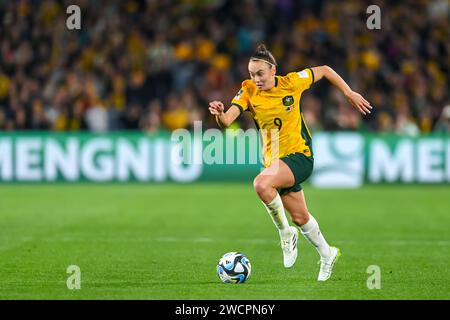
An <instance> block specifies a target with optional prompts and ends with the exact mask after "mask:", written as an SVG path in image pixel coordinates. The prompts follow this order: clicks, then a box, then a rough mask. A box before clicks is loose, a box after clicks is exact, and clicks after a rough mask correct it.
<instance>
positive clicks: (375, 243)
mask: <svg viewBox="0 0 450 320" xmlns="http://www.w3.org/2000/svg"><path fill="white" fill-rule="evenodd" d="M305 194H306V197H307V201H308V205H309V209H310V211H311V213H312V214H314V215H315V217H316V219H317V220H318V221H319V224H320V226H321V229H322V232H323V233H324V234H325V236H326V238H327V240H328V241H329V242H330V243H331V244H333V245H336V246H338V247H340V249H341V251H342V256H341V258H340V260H339V261H338V263H337V264H336V266H335V269H334V273H333V277H332V278H331V279H330V280H329V281H327V282H325V283H319V282H317V281H316V278H317V273H318V268H319V266H318V265H317V261H318V259H319V257H318V255H317V253H316V251H315V250H314V248H312V247H311V246H310V245H309V244H307V242H306V240H305V239H303V238H301V239H300V240H299V257H298V260H297V263H296V265H295V266H294V268H292V269H284V268H283V264H282V253H281V250H280V248H279V245H278V234H277V232H276V229H275V227H274V226H273V224H272V222H271V220H270V217H269V216H268V214H267V213H266V212H265V210H264V208H263V206H262V204H261V203H260V201H259V200H258V199H257V197H256V195H255V194H254V192H253V190H252V185H251V183H248V184H206V183H204V184H203V183H200V184H186V185H180V184H160V185H156V184H152V185H146V184H116V185H113V184H98V185H92V184H91V185H89V184H74V185H70V184H55V185H41V184H27V185H13V184H4V185H0V230H1V231H0V270H1V272H0V299H449V298H450V281H449V279H450V268H449V262H450V255H449V252H450V251H449V248H450V232H449V230H450V227H449V226H450V187H449V186H445V185H441V186H417V185H412V186H399V185H392V186H365V187H363V188H361V189H355V190H342V189H341V190H331V189H322V190H320V189H314V188H312V187H310V186H306V188H305ZM228 251H241V252H244V253H245V254H246V255H247V256H248V257H249V259H250V261H251V264H252V276H251V278H250V279H249V281H248V282H247V283H245V284H241V285H235V284H222V283H221V282H220V280H219V279H218V277H217V275H216V262H217V260H218V259H219V257H220V256H221V255H222V254H224V253H225V252H228ZM69 265H77V266H79V267H80V269H81V289H80V290H69V289H68V288H67V286H66V280H67V278H68V277H69V276H70V274H68V273H67V272H66V270H67V267H68V266H69ZM370 265H377V266H379V267H380V269H381V289H379V290H377V289H374V290H369V289H368V288H367V284H366V283H367V279H368V277H369V276H370V274H368V273H367V267H368V266H370Z"/></svg>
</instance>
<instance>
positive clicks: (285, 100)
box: [283, 96, 294, 106]
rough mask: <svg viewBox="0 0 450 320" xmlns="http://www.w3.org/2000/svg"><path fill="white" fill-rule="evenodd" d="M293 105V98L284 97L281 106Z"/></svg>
mask: <svg viewBox="0 0 450 320" xmlns="http://www.w3.org/2000/svg"><path fill="white" fill-rule="evenodd" d="M293 104H294V97H292V96H286V97H284V98H283V105H285V106H290V105H293Z"/></svg>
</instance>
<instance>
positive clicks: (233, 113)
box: [209, 101, 241, 128]
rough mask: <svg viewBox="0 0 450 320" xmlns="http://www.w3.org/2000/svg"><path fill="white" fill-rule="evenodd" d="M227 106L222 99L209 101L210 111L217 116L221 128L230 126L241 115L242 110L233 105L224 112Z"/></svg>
mask: <svg viewBox="0 0 450 320" xmlns="http://www.w3.org/2000/svg"><path fill="white" fill-rule="evenodd" d="M224 110H225V107H224V105H223V103H222V102H221V101H212V102H210V103H209V112H211V114H212V115H213V116H215V117H216V122H217V124H218V125H219V127H221V128H228V127H229V126H230V124H232V123H233V122H234V120H236V119H237V117H239V115H240V114H241V110H240V109H239V108H238V107H237V106H236V105H232V106H231V107H230V108H229V109H228V110H227V112H224Z"/></svg>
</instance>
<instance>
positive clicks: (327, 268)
mask: <svg viewBox="0 0 450 320" xmlns="http://www.w3.org/2000/svg"><path fill="white" fill-rule="evenodd" d="M317 264H320V272H326V273H327V274H328V273H330V267H331V263H328V262H326V261H324V262H323V263H322V260H319V261H317Z"/></svg>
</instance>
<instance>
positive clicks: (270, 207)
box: [253, 159, 298, 268]
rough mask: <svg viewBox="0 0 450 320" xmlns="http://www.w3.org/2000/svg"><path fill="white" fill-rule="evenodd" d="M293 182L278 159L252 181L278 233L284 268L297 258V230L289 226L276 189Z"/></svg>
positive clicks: (285, 167) (283, 164)
mask: <svg viewBox="0 0 450 320" xmlns="http://www.w3.org/2000/svg"><path fill="white" fill-rule="evenodd" d="M294 183H295V178H294V175H293V173H292V171H291V170H290V168H289V167H288V166H287V165H286V164H285V163H284V162H283V161H281V160H279V159H277V160H275V161H274V163H273V164H272V165H271V166H270V167H269V168H266V169H265V170H264V171H262V172H261V173H260V174H259V175H258V176H256V178H255V179H254V181H253V187H254V189H255V191H256V193H257V194H258V197H259V198H260V199H261V201H262V203H263V204H264V207H265V208H266V210H267V212H268V213H269V215H270V217H271V218H272V221H273V223H274V224H275V226H276V227H277V229H278V232H279V234H280V238H281V247H282V249H283V261H284V266H285V267H286V268H289V267H292V266H293V265H294V263H295V260H296V259H297V238H298V231H297V229H296V228H295V227H290V226H289V222H288V220H287V218H286V214H285V211H284V207H283V202H282V200H281V197H280V195H279V193H278V191H277V189H278V188H286V187H290V186H292V185H293V184H294Z"/></svg>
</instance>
